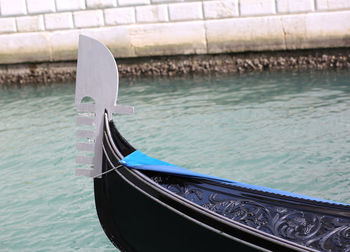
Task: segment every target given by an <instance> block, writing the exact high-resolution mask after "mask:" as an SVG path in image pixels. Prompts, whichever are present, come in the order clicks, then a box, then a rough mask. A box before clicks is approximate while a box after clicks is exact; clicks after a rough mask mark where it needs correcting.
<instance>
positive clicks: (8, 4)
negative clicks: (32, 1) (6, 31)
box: [0, 0, 27, 16]
mask: <svg viewBox="0 0 350 252" xmlns="http://www.w3.org/2000/svg"><path fill="white" fill-rule="evenodd" d="M0 6H1V16H16V15H24V14H26V13H27V7H26V3H25V0H11V1H9V0H0Z"/></svg>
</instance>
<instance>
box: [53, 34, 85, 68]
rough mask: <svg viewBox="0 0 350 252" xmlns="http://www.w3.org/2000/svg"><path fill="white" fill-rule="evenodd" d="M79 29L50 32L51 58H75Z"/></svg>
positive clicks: (57, 59)
mask: <svg viewBox="0 0 350 252" xmlns="http://www.w3.org/2000/svg"><path fill="white" fill-rule="evenodd" d="M79 33H80V31H79V30H65V31H54V32H51V33H50V36H49V43H50V46H51V60H53V61H61V60H76V59H77V56H78V53H77V52H78V42H79Z"/></svg>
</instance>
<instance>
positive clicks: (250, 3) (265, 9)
mask: <svg viewBox="0 0 350 252" xmlns="http://www.w3.org/2000/svg"><path fill="white" fill-rule="evenodd" d="M240 10H241V15H242V16H258V15H268V14H274V13H275V1H274V0H244V1H240Z"/></svg>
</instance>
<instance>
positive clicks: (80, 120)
mask: <svg viewBox="0 0 350 252" xmlns="http://www.w3.org/2000/svg"><path fill="white" fill-rule="evenodd" d="M94 123H95V118H93V117H87V116H81V115H79V116H77V124H78V125H91V126H92V125H94Z"/></svg>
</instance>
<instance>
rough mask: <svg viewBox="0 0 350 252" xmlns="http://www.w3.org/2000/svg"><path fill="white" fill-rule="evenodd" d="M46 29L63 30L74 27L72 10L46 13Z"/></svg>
mask: <svg viewBox="0 0 350 252" xmlns="http://www.w3.org/2000/svg"><path fill="white" fill-rule="evenodd" d="M44 19H45V28H46V30H63V29H72V28H73V17H72V13H71V12H60V13H52V14H46V15H45V18H44Z"/></svg>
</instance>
